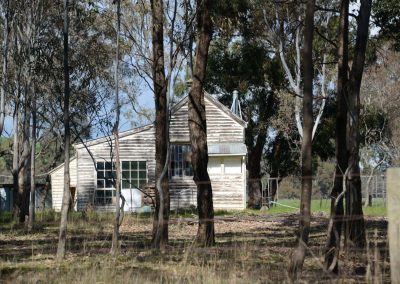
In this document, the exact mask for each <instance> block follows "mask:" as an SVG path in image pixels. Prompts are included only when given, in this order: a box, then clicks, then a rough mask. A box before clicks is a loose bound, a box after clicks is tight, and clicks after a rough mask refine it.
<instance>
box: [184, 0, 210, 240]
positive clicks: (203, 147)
mask: <svg viewBox="0 0 400 284" xmlns="http://www.w3.org/2000/svg"><path fill="white" fill-rule="evenodd" d="M211 4H212V1H211V0H197V1H196V12H197V28H198V38H197V52H196V63H195V67H194V72H193V85H192V88H191V90H190V93H189V110H188V117H189V130H190V143H191V146H192V167H193V173H194V177H193V179H194V181H195V183H196V185H197V209H198V212H199V227H198V231H197V236H196V242H197V243H198V244H199V245H200V246H212V245H213V244H214V242H215V239H214V207H213V198H212V187H211V181H210V177H209V175H208V172H207V164H208V149H207V124H206V109H205V103H204V90H203V86H204V79H205V77H206V67H207V57H208V49H209V46H210V41H211V37H212V21H211V16H210V8H211Z"/></svg>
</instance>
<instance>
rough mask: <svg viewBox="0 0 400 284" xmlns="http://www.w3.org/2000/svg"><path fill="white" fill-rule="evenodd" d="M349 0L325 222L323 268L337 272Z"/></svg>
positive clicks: (344, 7) (343, 15)
mask: <svg viewBox="0 0 400 284" xmlns="http://www.w3.org/2000/svg"><path fill="white" fill-rule="evenodd" d="M348 14H349V0H342V2H341V6H340V22H339V48H338V59H339V62H338V82H337V95H336V102H337V112H336V154H335V155H336V170H335V179H334V184H333V188H332V192H331V216H330V219H329V225H328V239H327V242H326V248H325V263H324V265H325V269H326V270H329V271H332V272H333V273H338V272H339V270H338V269H339V267H338V263H339V252H340V238H341V235H342V227H343V214H344V209H343V196H342V195H341V193H342V192H343V176H344V172H345V171H346V169H347V150H346V114H347V107H346V97H347V94H346V90H347V89H346V87H347V82H348V44H349V40H348V37H349V35H348V33H349V19H348V18H349V15H348Z"/></svg>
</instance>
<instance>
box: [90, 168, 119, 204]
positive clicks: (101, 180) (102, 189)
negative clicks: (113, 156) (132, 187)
mask: <svg viewBox="0 0 400 284" xmlns="http://www.w3.org/2000/svg"><path fill="white" fill-rule="evenodd" d="M96 165H97V190H96V193H95V204H97V205H107V204H113V197H115V188H114V178H115V167H114V166H115V165H113V164H112V163H110V162H105V161H101V162H97V163H96Z"/></svg>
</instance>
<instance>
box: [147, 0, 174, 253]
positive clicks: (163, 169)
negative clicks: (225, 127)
mask: <svg viewBox="0 0 400 284" xmlns="http://www.w3.org/2000/svg"><path fill="white" fill-rule="evenodd" d="M175 9H177V2H175ZM151 12H152V46H153V61H152V77H153V86H154V87H153V88H154V99H155V107H156V120H155V128H156V129H155V131H156V179H157V181H156V188H157V193H158V194H157V195H156V197H157V198H156V205H157V206H156V212H155V215H154V225H153V230H155V232H153V247H154V248H155V249H160V248H161V249H162V250H164V249H165V246H166V244H167V243H168V221H169V209H170V196H169V185H168V174H167V169H168V159H169V157H168V155H169V138H168V137H169V135H168V134H169V127H168V126H169V125H168V120H169V117H168V112H169V108H168V93H167V92H168V89H167V88H168V82H167V79H166V77H165V62H164V1H163V0H152V1H151Z"/></svg>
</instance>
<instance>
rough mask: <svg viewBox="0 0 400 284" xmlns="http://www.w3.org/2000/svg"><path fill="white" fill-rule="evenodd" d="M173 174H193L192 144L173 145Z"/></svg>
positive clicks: (177, 175) (178, 175)
mask: <svg viewBox="0 0 400 284" xmlns="http://www.w3.org/2000/svg"><path fill="white" fill-rule="evenodd" d="M171 176H173V177H183V176H193V170H192V164H191V149H190V145H186V144H175V145H171Z"/></svg>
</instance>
